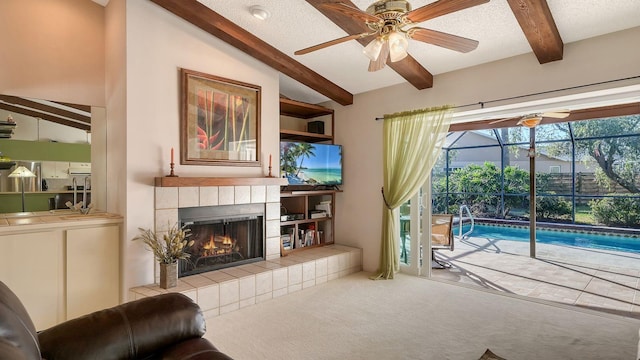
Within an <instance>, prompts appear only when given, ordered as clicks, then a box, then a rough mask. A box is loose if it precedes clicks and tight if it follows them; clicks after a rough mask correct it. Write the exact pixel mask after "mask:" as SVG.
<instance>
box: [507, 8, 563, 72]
mask: <svg viewBox="0 0 640 360" xmlns="http://www.w3.org/2000/svg"><path fill="white" fill-rule="evenodd" d="M507 2H508V3H509V6H510V7H511V11H513V14H514V15H515V17H516V19H517V20H518V24H520V27H521V28H522V31H523V32H524V35H525V36H526V37H527V41H529V45H531V49H532V50H533V52H534V54H536V57H537V58H538V62H539V63H540V64H545V63H548V62H552V61H556V60H562V53H563V49H564V44H563V42H562V38H560V33H559V32H558V28H557V27H556V23H555V21H554V20H553V15H551V10H549V5H548V4H547V0H507Z"/></svg>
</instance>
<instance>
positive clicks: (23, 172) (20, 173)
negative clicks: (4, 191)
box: [8, 166, 36, 178]
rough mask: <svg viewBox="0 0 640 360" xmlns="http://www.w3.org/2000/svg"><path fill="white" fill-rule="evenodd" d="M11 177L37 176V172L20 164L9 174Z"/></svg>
mask: <svg viewBox="0 0 640 360" xmlns="http://www.w3.org/2000/svg"><path fill="white" fill-rule="evenodd" d="M8 177H10V178H32V177H36V174H34V173H32V172H31V170H29V169H27V168H26V167H24V166H18V167H17V168H16V169H15V170H13V171H12V172H11V174H9V176H8Z"/></svg>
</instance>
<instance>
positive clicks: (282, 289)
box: [129, 177, 362, 317]
mask: <svg viewBox="0 0 640 360" xmlns="http://www.w3.org/2000/svg"><path fill="white" fill-rule="evenodd" d="M280 181H281V179H278V178H237V179H231V178H182V177H181V178H156V188H155V226H156V231H162V230H166V229H167V226H168V224H174V223H176V222H177V221H178V219H179V214H180V212H181V210H183V209H187V208H200V207H202V208H209V207H214V208H215V207H220V208H222V207H226V206H228V205H240V207H241V208H245V207H248V208H250V209H255V207H258V208H261V207H264V224H265V225H264V239H265V240H264V244H265V245H264V260H257V261H255V262H250V263H243V262H240V263H239V265H238V266H233V267H223V268H220V269H218V270H213V271H206V272H202V273H196V274H193V275H187V276H184V277H181V278H179V279H178V286H177V287H175V288H171V289H167V290H165V289H161V288H160V287H158V286H157V284H149V285H145V286H138V287H135V288H132V289H130V295H129V299H130V300H135V299H138V298H142V297H146V296H152V295H157V294H161V293H165V292H180V293H182V294H184V295H187V296H189V297H190V298H192V299H193V300H194V301H195V302H196V303H198V305H200V307H201V308H202V310H203V311H204V314H205V317H211V316H216V315H218V314H223V313H227V312H230V311H234V310H237V309H240V308H242V307H245V306H250V305H253V304H256V303H259V302H263V301H267V300H270V299H273V298H276V297H279V296H283V295H286V294H288V293H292V292H296V291H300V290H303V289H306V288H309V287H312V286H315V285H319V284H322V283H325V282H327V281H330V280H334V279H337V278H340V277H342V276H346V275H348V274H351V273H354V272H358V271H361V270H362V250H361V249H358V248H352V247H347V246H340V245H328V246H323V247H319V248H314V249H309V250H305V251H300V252H297V253H294V254H290V255H289V256H286V257H280V183H279V182H280ZM249 212H250V213H252V212H253V210H249ZM225 216H226V215H225ZM158 277H159V275H158V271H156V283H157V278H158Z"/></svg>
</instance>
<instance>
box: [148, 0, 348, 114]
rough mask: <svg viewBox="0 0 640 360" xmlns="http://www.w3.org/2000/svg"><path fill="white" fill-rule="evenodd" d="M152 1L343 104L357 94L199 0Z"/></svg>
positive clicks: (346, 103)
mask: <svg viewBox="0 0 640 360" xmlns="http://www.w3.org/2000/svg"><path fill="white" fill-rule="evenodd" d="M151 1H152V2H154V3H156V4H158V5H159V6H161V7H163V8H165V9H166V10H168V11H170V12H172V13H173V14H174V15H177V16H178V17H181V18H183V19H184V20H186V21H188V22H190V23H192V24H193V25H195V26H197V27H199V28H200V29H202V30H204V31H206V32H208V33H209V34H211V35H213V36H215V37H217V38H219V39H220V40H222V41H224V42H226V43H228V44H229V45H231V46H234V47H236V48H237V49H240V50H242V51H244V52H245V53H247V54H249V55H251V56H252V57H254V58H256V59H258V60H260V61H262V62H263V63H265V64H266V65H268V66H270V67H272V68H274V69H275V70H277V71H279V72H281V73H283V74H285V75H287V76H289V77H291V78H293V79H294V80H296V81H299V82H301V83H302V84H304V85H306V86H308V87H310V88H311V89H313V90H315V91H317V92H319V93H321V94H322V95H325V96H326V97H328V98H330V99H332V100H334V101H335V102H337V103H339V104H341V105H351V104H353V94H351V93H350V92H348V91H346V90H345V89H343V88H341V87H339V86H338V85H336V84H334V83H333V82H331V81H329V80H327V79H326V78H325V77H323V76H322V75H320V74H318V73H316V72H315V71H313V70H311V69H309V68H308V67H306V66H304V65H302V64H301V63H299V62H297V61H296V60H294V59H292V58H291V57H289V56H287V55H286V54H285V53H283V52H281V51H280V50H278V49H276V48H274V47H273V46H271V45H269V44H267V43H266V42H264V41H262V40H260V39H259V38H257V37H256V36H254V35H253V34H251V33H249V32H248V31H246V30H244V29H242V28H241V27H239V26H238V25H236V24H234V23H232V22H231V21H229V20H227V19H226V18H224V17H223V16H221V15H220V14H218V13H216V12H215V11H213V10H211V9H210V8H208V7H207V6H205V5H203V4H201V3H199V2H198V1H197V0H151Z"/></svg>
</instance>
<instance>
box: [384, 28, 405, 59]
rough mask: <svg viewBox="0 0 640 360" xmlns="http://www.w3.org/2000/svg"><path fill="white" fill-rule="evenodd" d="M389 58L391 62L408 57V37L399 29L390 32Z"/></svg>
mask: <svg viewBox="0 0 640 360" xmlns="http://www.w3.org/2000/svg"><path fill="white" fill-rule="evenodd" d="M388 41H389V58H390V60H391V62H396V61H400V60H402V59H404V58H405V57H407V49H408V48H409V41H408V40H407V37H406V36H405V35H404V34H402V33H400V32H399V31H392V32H391V33H390V34H389V40H388Z"/></svg>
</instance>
